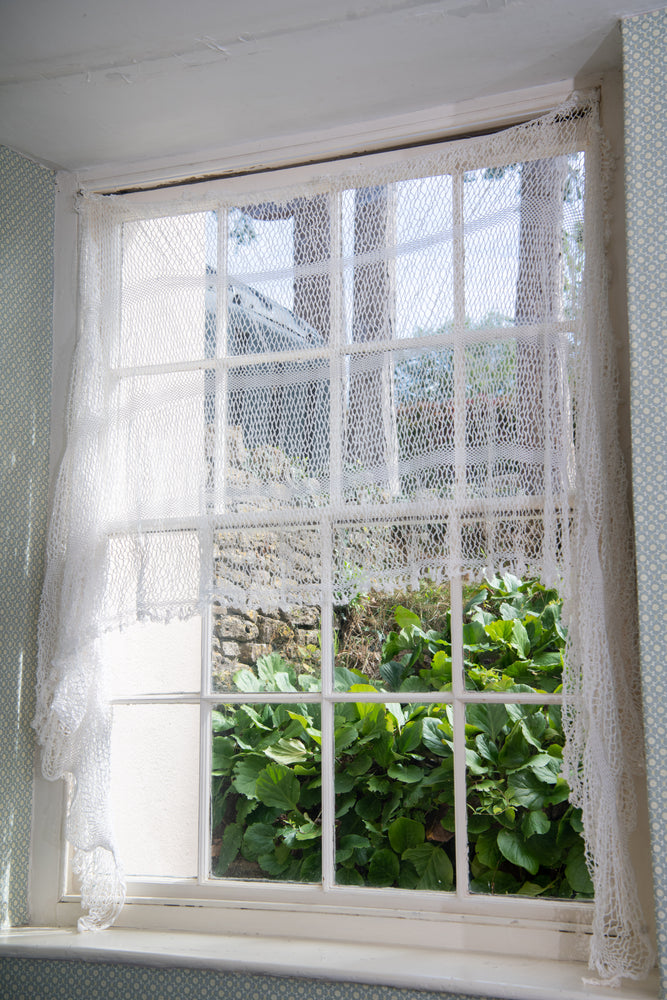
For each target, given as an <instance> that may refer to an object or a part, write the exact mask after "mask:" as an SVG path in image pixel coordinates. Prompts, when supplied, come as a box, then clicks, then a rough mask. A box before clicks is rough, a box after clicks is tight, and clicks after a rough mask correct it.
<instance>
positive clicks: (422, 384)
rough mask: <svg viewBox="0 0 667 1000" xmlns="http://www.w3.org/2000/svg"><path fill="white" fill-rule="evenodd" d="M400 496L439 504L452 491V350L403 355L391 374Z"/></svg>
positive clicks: (405, 353)
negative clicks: (438, 501) (439, 500)
mask: <svg viewBox="0 0 667 1000" xmlns="http://www.w3.org/2000/svg"><path fill="white" fill-rule="evenodd" d="M393 378H394V399H395V408H396V409H395V412H396V436H397V446H398V463H399V476H400V489H401V495H402V496H403V497H404V498H405V499H406V500H436V499H442V498H443V497H448V496H451V495H452V494H453V489H454V361H453V351H452V350H451V348H442V349H441V350H438V351H414V352H410V353H408V352H407V351H406V352H401V354H400V355H397V356H396V361H395V364H394V371H393Z"/></svg>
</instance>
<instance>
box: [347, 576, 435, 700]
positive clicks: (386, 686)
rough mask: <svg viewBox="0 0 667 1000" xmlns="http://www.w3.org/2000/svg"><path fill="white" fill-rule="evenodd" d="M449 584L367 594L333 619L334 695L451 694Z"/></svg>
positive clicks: (421, 585) (424, 585) (423, 585)
mask: <svg viewBox="0 0 667 1000" xmlns="http://www.w3.org/2000/svg"><path fill="white" fill-rule="evenodd" d="M450 615H451V612H450V597H449V584H447V583H443V584H433V583H430V582H429V581H427V580H422V581H421V582H420V584H419V586H418V587H417V588H415V589H414V590H413V589H411V588H409V587H407V588H404V589H400V590H395V591H394V592H393V593H390V594H388V593H379V592H378V591H374V590H371V591H370V592H369V593H366V594H359V595H358V596H357V597H356V598H355V599H354V601H352V602H351V603H350V604H348V605H343V606H340V607H337V608H336V611H335V617H334V648H335V651H336V653H335V660H334V664H335V667H334V686H335V689H336V690H337V691H356V690H359V691H362V690H364V689H365V690H371V689H372V690H375V691H402V692H406V691H451V689H452V650H451V628H450Z"/></svg>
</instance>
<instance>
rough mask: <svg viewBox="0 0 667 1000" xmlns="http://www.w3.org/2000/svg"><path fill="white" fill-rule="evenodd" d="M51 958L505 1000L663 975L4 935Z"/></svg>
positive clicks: (5, 952) (592, 994)
mask: <svg viewBox="0 0 667 1000" xmlns="http://www.w3.org/2000/svg"><path fill="white" fill-rule="evenodd" d="M3 957H4V958H10V957H14V958H50V959H69V960H70V961H83V962H116V963H121V964H129V965H135V964H136V965H149V966H150V965H152V966H158V967H162V968H165V967H180V968H182V967H191V968H206V969H213V970H218V971H225V972H246V973H255V974H263V975H273V976H295V977H297V978H302V979H324V980H332V981H337V982H353V983H370V984H380V985H387V986H397V987H405V988H410V989H422V990H432V991H436V992H443V993H463V994H467V995H469V996H482V997H503V998H506V1000H562V997H563V996H567V997H568V1000H591V998H596V1000H654V998H655V997H656V996H657V973H656V972H655V971H654V972H653V973H652V975H651V977H649V979H647V980H645V981H644V982H641V983H633V982H630V981H627V980H626V981H624V985H623V986H622V987H620V988H611V987H608V986H591V985H588V984H586V983H584V982H583V979H584V978H585V977H589V976H590V975H591V973H590V972H589V971H588V970H587V968H586V966H585V965H584V964H583V963H580V962H567V961H556V960H553V959H541V960H540V959H535V958H519V957H516V956H504V955H488V954H482V953H479V952H470V951H468V952H465V953H464V952H454V951H446V950H441V951H438V952H435V951H434V950H433V949H430V948H415V947H410V948H407V947H396V945H394V944H392V945H391V947H387V946H386V945H378V944H375V945H368V944H358V943H355V942H352V941H324V940H320V941H317V940H316V941H313V940H299V939H297V938H287V937H268V936H254V937H253V936H245V935H231V934H230V935H225V936H222V937H221V936H218V935H212V934H199V933H197V934H195V933H185V932H179V933H176V932H164V931H145V930H134V929H129V928H112V929H110V930H107V931H102V932H101V933H99V934H79V933H77V932H76V931H75V930H73V929H70V928H67V929H63V928H39V927H29V928H15V929H12V930H9V931H5V932H2V933H0V958H3Z"/></svg>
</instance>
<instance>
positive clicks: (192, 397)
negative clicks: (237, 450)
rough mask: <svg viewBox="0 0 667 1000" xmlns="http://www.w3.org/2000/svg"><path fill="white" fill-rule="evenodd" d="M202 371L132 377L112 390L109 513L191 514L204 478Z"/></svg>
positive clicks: (139, 515) (137, 515)
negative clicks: (113, 457)
mask: <svg viewBox="0 0 667 1000" xmlns="http://www.w3.org/2000/svg"><path fill="white" fill-rule="evenodd" d="M204 380H205V375H204V372H203V371H187V372H175V373H169V374H151V375H135V376H133V377H130V378H124V379H122V380H121V381H120V382H118V383H117V384H116V386H115V388H113V390H112V392H111V398H110V401H109V406H110V409H111V416H110V428H109V445H108V447H109V451H110V453H111V454H113V455H114V456H115V459H114V465H113V468H114V470H115V478H114V479H113V482H108V483H107V489H108V492H107V494H106V496H105V501H106V504H107V509H108V511H109V516H110V517H112V518H118V519H121V520H122V519H128V518H135V519H144V518H145V519H150V518H160V519H161V518H178V517H191V516H193V515H196V514H197V513H198V512H199V504H200V499H201V495H202V493H203V490H204V487H205V485H206V483H207V478H208V466H207V461H206V433H205V432H206V424H207V415H206V412H205V410H206V403H205V393H204V386H205V381H204Z"/></svg>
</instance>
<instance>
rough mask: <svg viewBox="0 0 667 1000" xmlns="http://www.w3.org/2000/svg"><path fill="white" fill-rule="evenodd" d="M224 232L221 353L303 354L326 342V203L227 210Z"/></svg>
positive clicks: (298, 201)
mask: <svg viewBox="0 0 667 1000" xmlns="http://www.w3.org/2000/svg"><path fill="white" fill-rule="evenodd" d="M228 225H229V243H228V265H229V273H230V283H229V292H228V294H229V330H228V333H229V340H228V348H229V353H230V354H255V353H268V352H273V351H286V350H303V349H304V348H308V347H321V346H323V345H324V344H326V343H328V341H329V331H330V324H331V290H330V289H331V283H330V277H329V270H330V267H329V259H330V256H331V219H330V208H329V198H328V196H327V195H314V196H312V197H310V198H303V197H300V198H292V199H290V200H289V201H285V202H280V201H272V202H264V203H261V204H257V205H252V204H248V205H245V206H243V207H240V208H233V209H231V210H230V212H229V216H228Z"/></svg>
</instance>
